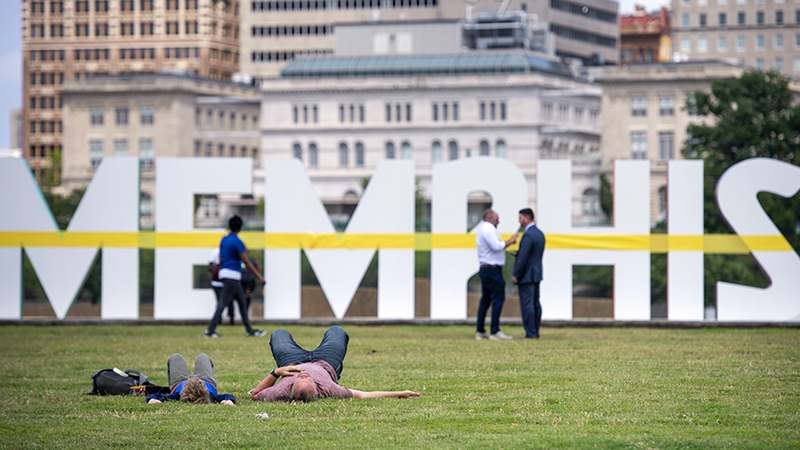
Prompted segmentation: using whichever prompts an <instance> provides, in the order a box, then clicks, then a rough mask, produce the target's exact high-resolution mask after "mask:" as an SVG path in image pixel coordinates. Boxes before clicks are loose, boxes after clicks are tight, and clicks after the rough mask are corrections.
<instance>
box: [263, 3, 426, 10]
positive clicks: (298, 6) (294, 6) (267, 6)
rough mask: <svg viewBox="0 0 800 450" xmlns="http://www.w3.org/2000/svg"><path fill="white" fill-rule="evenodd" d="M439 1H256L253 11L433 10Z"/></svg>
mask: <svg viewBox="0 0 800 450" xmlns="http://www.w3.org/2000/svg"><path fill="white" fill-rule="evenodd" d="M437 3H438V0H301V1H291V0H289V1H256V2H252V3H251V6H252V8H253V11H315V10H321V9H374V8H432V7H435V6H436V5H437Z"/></svg>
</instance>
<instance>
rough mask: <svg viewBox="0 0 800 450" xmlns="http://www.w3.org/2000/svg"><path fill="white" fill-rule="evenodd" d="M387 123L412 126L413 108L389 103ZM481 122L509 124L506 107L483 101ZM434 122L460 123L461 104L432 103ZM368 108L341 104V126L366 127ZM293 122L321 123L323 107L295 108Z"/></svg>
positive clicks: (479, 109) (299, 106) (406, 104)
mask: <svg viewBox="0 0 800 450" xmlns="http://www.w3.org/2000/svg"><path fill="white" fill-rule="evenodd" d="M385 111H386V116H385V117H386V122H387V123H391V122H396V123H400V122H412V117H413V108H412V106H411V103H386V104H385ZM478 111H479V118H480V120H482V121H486V120H506V118H507V113H506V103H505V102H502V101H501V102H495V101H481V102H480V103H479V105H478ZM431 118H432V119H433V121H434V122H438V121H442V122H447V121H453V122H458V121H459V103H458V102H433V103H431ZM365 120H366V108H365V107H364V105H363V104H356V103H350V104H344V103H340V104H339V123H347V122H350V123H355V122H360V123H364V122H365ZM292 121H293V122H294V123H301V122H302V123H309V122H310V123H319V107H318V106H317V105H294V106H292Z"/></svg>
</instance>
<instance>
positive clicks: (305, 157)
mask: <svg viewBox="0 0 800 450" xmlns="http://www.w3.org/2000/svg"><path fill="white" fill-rule="evenodd" d="M338 150H339V153H338V156H339V167H349V166H350V160H351V152H350V145H349V144H348V143H347V142H340V143H339V147H338ZM478 152H479V153H478V154H479V155H480V156H492V155H494V156H497V157H498V158H507V157H508V149H507V146H506V142H505V141H504V140H502V139H498V140H497V141H496V142H495V143H494V153H492V149H491V144H490V143H489V141H487V140H481V141H480V142H479V143H478ZM292 156H293V157H294V158H297V159H299V160H301V161H306V162H307V164H308V166H309V167H318V166H319V147H318V146H317V144H316V143H314V142H312V143H310V144H308V148H307V149H306V151H305V152H304V151H303V146H302V145H301V144H300V143H299V142H295V143H294V144H292ZM352 156H353V158H352V160H353V162H354V166H355V167H364V164H365V157H366V149H365V147H364V143H363V142H356V143H355V144H354V145H353V153H352ZM446 156H447V159H448V160H455V159H458V158H459V157H460V152H459V148H458V142H457V141H455V140H451V141H449V142H448V143H447V155H446ZM465 156H467V157H469V156H471V154H470V152H469V151H467V152H466V154H465ZM384 157H385V159H397V158H398V157H399V159H414V150H413V148H412V146H411V143H410V142H408V141H402V142H401V143H400V152H399V154H398V152H397V147H396V146H395V142H393V141H387V142H386V143H385V144H384ZM444 157H445V154H444V148H443V146H442V142H441V141H439V140H435V141H433V142H432V143H431V160H432V162H433V163H434V164H436V163H440V162H442V161H443V160H444Z"/></svg>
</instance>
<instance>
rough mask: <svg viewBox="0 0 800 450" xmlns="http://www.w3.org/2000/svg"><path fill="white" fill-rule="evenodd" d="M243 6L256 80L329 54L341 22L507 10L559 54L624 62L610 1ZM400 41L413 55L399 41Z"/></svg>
mask: <svg viewBox="0 0 800 450" xmlns="http://www.w3.org/2000/svg"><path fill="white" fill-rule="evenodd" d="M472 3H474V5H472ZM503 5H505V6H503ZM242 7H243V9H244V13H243V14H242V24H241V28H242V33H243V34H242V72H244V73H246V74H248V75H251V76H253V77H254V78H256V79H264V78H275V77H278V76H279V74H280V70H281V69H282V68H283V67H284V66H285V65H286V64H287V63H288V62H289V61H291V60H292V59H294V58H295V57H297V56H314V55H327V54H332V53H333V51H334V47H335V33H336V26H337V25H341V24H354V23H366V22H373V23H378V22H384V23H396V22H424V21H441V20H445V21H450V20H468V21H471V20H473V19H475V18H476V17H478V16H480V15H481V14H491V15H498V14H499V15H502V14H505V13H506V12H508V11H514V12H523V13H526V15H527V20H530V21H532V22H533V25H534V26H535V27H538V29H543V30H547V31H548V32H549V33H552V35H553V36H554V40H555V53H556V55H557V56H560V57H568V58H577V59H580V60H582V61H583V62H584V63H586V64H589V63H594V64H616V63H617V62H618V61H619V24H618V16H617V11H618V7H619V5H618V4H617V2H615V1H611V0H586V1H582V2H577V1H572V0H549V1H544V2H534V1H531V0H527V1H526V0H510V1H508V2H503V3H502V4H501V2H498V1H494V0H477V1H475V2H469V3H468V2H464V1H461V0H282V1H274V0H253V1H247V2H243V4H242ZM501 8H503V9H501ZM395 44H396V47H395V48H396V49H397V51H398V52H400V53H403V52H406V53H409V51H407V50H405V49H404V48H403V45H402V42H401V40H398V41H397V42H396V43H395ZM386 48H387V51H388V49H389V48H390V46H389V45H387V46H386Z"/></svg>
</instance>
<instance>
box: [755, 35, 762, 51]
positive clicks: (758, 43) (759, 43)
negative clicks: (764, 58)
mask: <svg viewBox="0 0 800 450" xmlns="http://www.w3.org/2000/svg"><path fill="white" fill-rule="evenodd" d="M756 50H764V35H763V34H759V35H758V36H756Z"/></svg>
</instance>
